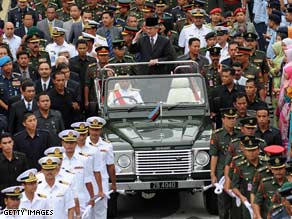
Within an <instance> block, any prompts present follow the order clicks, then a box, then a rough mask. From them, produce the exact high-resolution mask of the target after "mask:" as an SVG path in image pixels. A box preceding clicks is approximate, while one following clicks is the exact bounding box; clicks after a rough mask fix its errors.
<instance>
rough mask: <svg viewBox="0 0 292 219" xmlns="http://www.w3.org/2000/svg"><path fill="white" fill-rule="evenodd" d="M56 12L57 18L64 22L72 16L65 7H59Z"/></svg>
mask: <svg viewBox="0 0 292 219" xmlns="http://www.w3.org/2000/svg"><path fill="white" fill-rule="evenodd" d="M56 14H57V18H58V19H59V20H61V21H63V22H66V21H69V20H71V16H70V13H69V11H68V12H66V11H64V9H63V8H59V9H57V11H56Z"/></svg>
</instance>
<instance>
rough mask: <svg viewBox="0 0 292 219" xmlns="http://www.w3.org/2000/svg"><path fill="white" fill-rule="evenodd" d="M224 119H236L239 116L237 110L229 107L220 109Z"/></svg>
mask: <svg viewBox="0 0 292 219" xmlns="http://www.w3.org/2000/svg"><path fill="white" fill-rule="evenodd" d="M220 111H221V115H222V117H229V118H235V117H236V116H237V114H236V109H235V108H232V107H229V108H222V109H220Z"/></svg>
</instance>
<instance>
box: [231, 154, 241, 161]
mask: <svg viewBox="0 0 292 219" xmlns="http://www.w3.org/2000/svg"><path fill="white" fill-rule="evenodd" d="M239 158H242V154H238V155H236V156H234V157H232V160H237V159H239Z"/></svg>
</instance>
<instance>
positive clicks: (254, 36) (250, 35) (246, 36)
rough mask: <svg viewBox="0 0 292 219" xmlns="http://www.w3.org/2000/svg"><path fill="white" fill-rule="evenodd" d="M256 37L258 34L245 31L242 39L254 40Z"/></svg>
mask: <svg viewBox="0 0 292 219" xmlns="http://www.w3.org/2000/svg"><path fill="white" fill-rule="evenodd" d="M257 38H258V35H256V34H255V33H253V32H247V33H245V34H244V39H245V40H247V41H256V40H257Z"/></svg>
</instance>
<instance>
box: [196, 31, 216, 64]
mask: <svg viewBox="0 0 292 219" xmlns="http://www.w3.org/2000/svg"><path fill="white" fill-rule="evenodd" d="M205 40H206V42H207V45H206V46H205V47H203V48H201V49H200V54H201V55H203V56H206V58H208V57H209V59H210V54H209V52H208V49H209V48H211V47H213V46H215V44H216V42H217V41H216V33H215V32H210V33H207V34H206V36H205Z"/></svg>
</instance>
